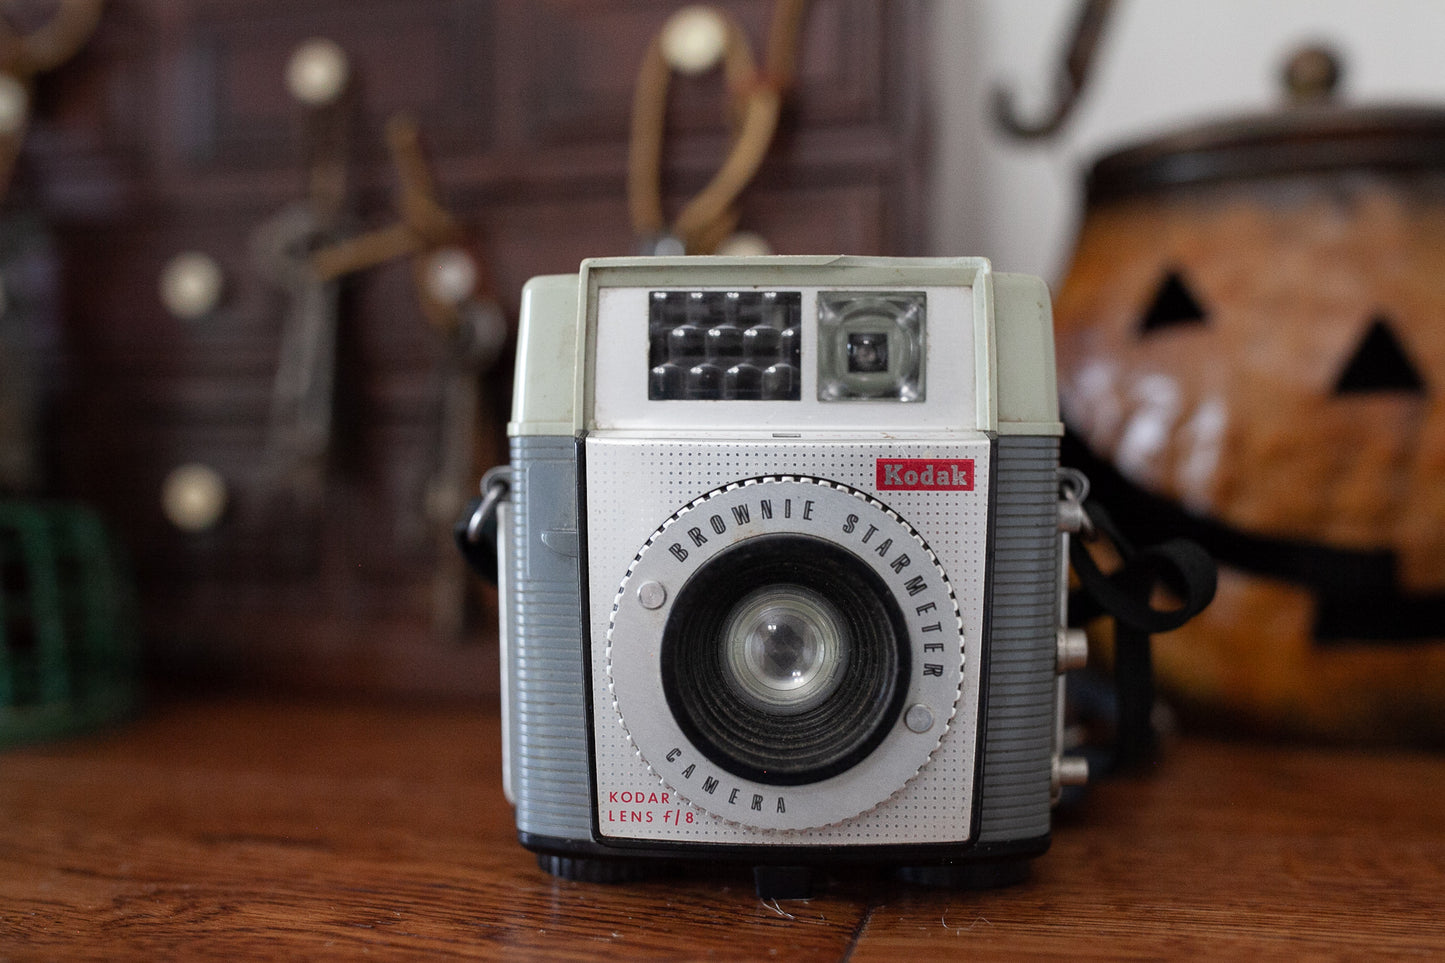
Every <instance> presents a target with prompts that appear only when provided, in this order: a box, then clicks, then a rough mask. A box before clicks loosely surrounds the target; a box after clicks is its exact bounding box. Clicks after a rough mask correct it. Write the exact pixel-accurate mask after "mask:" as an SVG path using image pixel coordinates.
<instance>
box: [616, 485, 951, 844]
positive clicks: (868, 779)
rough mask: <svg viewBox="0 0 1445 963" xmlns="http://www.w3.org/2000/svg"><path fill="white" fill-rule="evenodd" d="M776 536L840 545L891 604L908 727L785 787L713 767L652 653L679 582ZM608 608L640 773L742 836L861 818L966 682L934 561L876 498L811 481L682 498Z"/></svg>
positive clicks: (936, 728) (914, 766) (923, 755)
mask: <svg viewBox="0 0 1445 963" xmlns="http://www.w3.org/2000/svg"><path fill="white" fill-rule="evenodd" d="M779 534H793V535H802V536H805V537H807V538H810V539H818V540H821V541H824V542H827V543H831V544H836V545H838V546H840V547H846V549H847V550H848V551H849V552H850V555H851V556H852V557H853V558H856V559H858V560H859V561H861V562H864V563H866V564H867V565H868V566H869V567H870V568H871V569H872V570H873V571H874V572H875V573H876V574H877V575H878V576H879V583H880V586H881V591H882V592H885V593H889V594H891V596H892V597H893V601H894V602H895V604H896V605H897V608H898V611H900V612H901V613H902V615H903V619H904V622H905V625H906V636H907V641H906V643H905V648H906V650H907V654H908V659H907V677H906V678H905V679H904V680H902V683H903V685H904V686H905V687H906V690H905V693H904V694H903V699H902V707H903V709H904V710H905V711H906V712H908V713H911V715H910V716H908V719H909V720H910V721H911V722H912V723H913V725H911V726H910V725H908V724H903V719H902V718H901V717H900V718H895V719H892V720H888V721H887V729H886V734H884V735H883V738H882V742H881V743H880V744H879V745H877V746H876V747H875V748H873V750H872V751H871V752H869V753H868V754H867V756H866V758H864V759H862V760H861V761H860V762H858V763H857V764H856V765H853V766H851V767H850V768H848V769H847V770H846V771H845V772H842V773H840V774H838V775H835V776H832V777H831V778H826V779H822V780H821V781H816V782H809V783H805V784H795V785H780V784H777V783H776V782H774V781H772V780H768V779H767V778H766V777H764V776H760V777H754V778H748V777H746V776H740V775H737V774H734V773H730V772H728V771H727V769H726V764H725V763H720V762H718V761H716V760H714V759H712V758H710V755H712V754H710V753H708V751H707V749H706V748H703V747H701V746H698V745H697V744H696V743H697V739H696V738H691V737H690V736H689V735H688V733H687V732H686V731H685V730H684V728H683V727H681V726H680V725H679V720H678V718H677V717H676V715H677V713H676V712H675V711H674V710H673V709H672V707H671V706H670V705H669V700H668V698H667V696H666V694H665V692H664V688H665V686H664V681H663V674H662V672H661V662H662V658H661V657H660V653H659V649H658V643H659V640H661V639H663V637H664V631H665V627H666V625H667V623H668V619H669V617H670V616H671V615H672V614H673V611H672V610H673V605H674V603H675V602H677V600H678V599H679V598H680V596H681V593H680V591H679V590H680V589H681V588H682V587H683V586H684V584H685V583H687V582H688V581H689V580H690V579H692V578H693V577H694V576H697V577H702V573H701V570H702V569H703V567H704V566H705V565H707V563H708V562H709V561H711V560H713V559H716V558H717V557H718V556H719V555H721V554H722V553H727V552H732V551H734V550H736V549H738V548H739V547H744V546H746V545H747V544H749V543H752V542H755V540H757V539H760V538H763V537H764V536H768V535H779ZM702 590H703V591H714V592H724V591H726V590H727V589H726V586H722V585H716V586H707V585H705V586H703V587H702ZM613 609H614V611H613V617H612V622H611V625H610V626H609V630H608V645H607V672H608V680H609V685H610V688H611V691H612V695H613V699H614V706H615V708H616V711H617V714H618V717H619V718H620V719H621V722H622V725H623V728H624V729H626V730H627V734H628V737H629V739H630V740H631V741H632V744H633V745H634V746H636V747H637V751H638V754H639V755H640V757H641V758H642V760H643V761H644V762H645V763H646V764H647V767H648V769H649V771H650V772H652V773H653V774H654V775H655V776H656V777H657V778H658V779H660V780H661V781H662V782H663V783H664V784H665V785H666V786H668V787H669V788H670V789H671V790H672V791H673V792H674V793H676V795H677V796H678V798H679V799H680V800H683V801H685V802H686V803H689V804H691V805H692V806H695V807H696V808H698V809H701V810H704V811H706V812H709V813H711V814H712V815H714V816H716V817H718V818H720V819H723V820H725V821H728V822H733V823H737V824H739V825H743V826H751V827H755V828H758V829H810V828H814V827H819V826H826V825H829V824H832V823H839V822H842V821H844V820H846V819H851V818H852V817H854V816H857V815H858V814H859V813H862V812H865V811H866V810H869V809H872V808H873V807H874V806H876V805H878V804H879V803H880V802H882V801H883V800H884V799H887V798H888V797H889V796H892V795H893V794H894V793H895V792H896V791H898V790H899V789H900V788H901V787H902V786H904V785H905V784H906V783H907V782H908V781H909V780H910V779H912V778H913V777H914V776H915V775H917V773H918V771H919V770H920V769H922V768H923V766H924V765H925V764H926V763H927V762H928V759H929V757H930V756H931V755H932V754H933V751H934V750H935V749H937V748H938V746H939V743H940V742H941V740H942V738H943V736H944V733H945V732H946V731H947V729H948V725H949V720H950V719H952V717H953V714H954V710H955V707H956V704H957V702H958V699H959V694H960V690H961V689H962V685H963V657H964V652H963V642H962V638H963V637H962V632H961V630H962V618H961V616H960V615H959V612H958V607H957V604H956V603H955V601H954V598H953V591H952V589H951V587H950V585H949V582H948V578H947V576H946V575H945V574H944V573H943V570H942V569H941V568H940V567H939V566H938V563H937V561H936V559H935V558H934V556H933V552H932V551H931V550H930V549H929V548H928V546H927V545H926V544H925V543H924V542H923V540H922V538H921V537H920V536H919V535H918V533H917V532H915V531H914V530H913V529H912V528H911V527H910V526H909V525H908V524H907V523H906V522H904V521H903V520H902V519H901V518H899V517H898V516H897V515H896V514H894V513H893V512H892V511H890V510H889V509H888V508H887V506H885V505H884V504H883V503H881V502H879V501H878V500H877V499H874V498H870V497H869V496H867V495H865V494H863V493H862V492H859V491H856V490H854V489H850V488H847V487H845V486H842V485H838V484H836V483H833V482H828V481H823V480H820V479H815V478H806V477H804V478H797V477H778V476H774V477H769V478H761V479H749V480H747V481H744V482H741V483H737V484H734V485H729V486H727V487H726V488H723V489H719V490H717V491H713V492H709V493H708V494H706V495H703V496H702V497H700V498H698V499H697V500H695V501H693V502H691V503H690V504H689V505H687V506H686V507H684V508H683V509H682V510H681V511H679V512H678V513H677V514H676V515H674V516H672V517H671V518H669V519H668V520H667V521H666V522H665V523H664V524H663V525H662V527H661V528H659V529H658V531H657V532H656V533H654V535H653V537H652V538H650V539H648V541H647V544H646V545H644V546H643V548H642V551H641V552H639V553H638V556H637V560H636V561H635V562H634V564H633V565H632V567H631V569H630V570H629V571H628V573H627V576H626V577H625V579H624V580H623V583H622V586H621V588H620V589H619V590H618V593H617V597H616V599H615V601H614V605H613ZM875 709H876V710H877V711H878V712H883V711H885V710H887V709H889V707H888V706H876V707H875ZM895 711H896V710H895ZM713 754H715V751H714V753H713Z"/></svg>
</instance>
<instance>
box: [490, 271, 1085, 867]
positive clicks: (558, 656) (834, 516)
mask: <svg viewBox="0 0 1445 963" xmlns="http://www.w3.org/2000/svg"><path fill="white" fill-rule="evenodd" d="M1061 433H1062V426H1061V424H1060V421H1059V414H1058V405H1057V399H1056V396H1055V387H1054V361H1053V340H1052V333H1051V327H1050V310H1049V297H1048V292H1047V290H1046V288H1045V286H1044V284H1043V283H1042V282H1041V281H1039V280H1038V279H1036V278H1031V277H1025V276H1020V275H1012V274H1000V273H995V272H994V271H993V270H992V269H991V268H990V266H989V263H988V261H986V260H983V259H979V258H949V259H932V258H930V259H887V258H863V257H747V258H714V257H687V258H683V257H678V258H605V259H597V260H590V261H586V262H584V263H583V264H582V266H581V270H580V273H578V274H576V275H567V276H552V277H540V278H535V279H533V280H532V281H531V282H530V283H528V285H527V286H526V289H525V292H524V294H523V299H522V310H521V333H520V340H519V346H518V358H517V379H516V394H515V397H514V400H513V411H512V420H511V423H510V425H509V434H510V436H511V462H512V463H511V466H510V469H508V470H507V471H509V472H510V494H509V496H508V497H507V498H506V499H504V500H503V501H502V504H501V505H500V506H499V510H498V513H497V525H498V535H499V537H498V545H499V569H500V576H499V588H500V594H501V605H502V617H501V621H502V674H503V679H502V682H503V715H504V721H503V729H504V740H505V767H506V773H505V776H506V787H507V792H508V795H509V798H510V799H511V801H512V802H513V804H514V805H515V808H516V819H517V828H518V831H519V834H520V838H521V841H522V843H523V844H524V845H525V846H527V847H528V848H529V849H532V850H534V851H535V852H536V853H537V854H538V855H539V862H540V863H541V865H542V866H543V868H545V869H547V870H549V871H551V872H553V873H555V874H558V875H562V876H566V877H570V878H574V879H589V880H606V879H626V878H633V877H634V876H635V875H636V874H637V873H638V872H639V871H641V870H646V869H647V868H649V867H650V866H651V867H655V866H657V865H658V861H659V860H661V859H666V858H675V859H685V860H693V861H699V860H701V861H709V862H712V861H719V860H726V861H736V862H741V863H744V864H749V865H751V866H753V867H754V868H755V870H756V874H757V881H758V886H759V892H760V893H761V894H763V895H775V896H789V895H800V894H801V893H802V892H803V891H804V890H806V888H807V886H808V882H809V874H810V873H812V872H814V871H816V870H817V869H818V868H820V867H826V866H829V865H835V864H837V863H839V862H863V863H873V864H876V865H881V866H889V867H897V868H899V869H901V870H903V871H904V873H905V875H908V876H911V877H912V878H914V879H917V880H920V881H924V882H930V881H931V882H938V883H956V884H959V885H979V884H988V883H993V882H1005V881H1009V880H1010V879H1013V878H1016V877H1019V876H1020V875H1022V870H1025V869H1026V866H1027V861H1028V859H1029V858H1031V857H1033V856H1035V855H1037V854H1039V853H1041V852H1042V851H1043V850H1044V849H1045V848H1046V847H1047V845H1048V839H1049V826H1050V806H1051V801H1052V799H1054V798H1055V797H1056V795H1057V791H1058V786H1059V785H1060V783H1061V782H1069V781H1071V780H1073V779H1075V778H1078V777H1079V776H1080V773H1078V772H1077V771H1076V769H1075V764H1074V763H1073V762H1072V760H1061V758H1060V745H1059V742H1060V731H1061V727H1060V725H1059V720H1060V718H1061V711H1062V707H1061V705H1060V703H1061V698H1062V697H1061V692H1062V687H1061V682H1060V678H1061V677H1060V673H1061V671H1062V669H1063V668H1064V666H1063V662H1064V661H1065V660H1064V658H1063V657H1062V656H1061V653H1062V652H1064V651H1066V650H1068V649H1069V648H1070V646H1069V645H1068V644H1067V643H1066V642H1065V641H1063V640H1065V633H1063V630H1062V628H1061V625H1062V621H1061V620H1062V615H1063V611H1062V609H1063V601H1062V588H1063V585H1064V567H1063V566H1064V557H1065V553H1064V552H1063V548H1064V546H1063V539H1064V538H1065V537H1066V536H1065V535H1063V534H1061V526H1060V495H1059V491H1060V489H1059V478H1058V439H1059V436H1060V435H1061Z"/></svg>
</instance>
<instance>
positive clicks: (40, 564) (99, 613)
mask: <svg viewBox="0 0 1445 963" xmlns="http://www.w3.org/2000/svg"><path fill="white" fill-rule="evenodd" d="M135 624H136V620H135V606H134V593H133V591H132V589H131V583H130V579H129V577H128V573H126V572H125V571H124V569H123V567H122V565H121V563H120V561H119V555H118V552H117V551H116V548H115V545H114V544H113V542H112V540H111V538H110V536H109V535H108V534H107V532H106V529H105V526H104V525H103V524H102V523H101V521H100V519H99V518H98V517H97V516H96V515H95V513H94V512H91V511H89V510H88V509H85V508H80V507H77V506H73V505H58V504H53V503H39V502H32V501H22V500H4V499H0V746H8V745H15V744H18V743H22V742H34V741H37V740H43V739H50V738H54V737H56V736H61V735H65V734H68V733H73V732H78V731H82V730H85V729H90V728H93V727H95V726H98V725H100V724H102V723H106V722H110V721H113V720H115V719H118V718H121V717H123V716H125V715H127V714H129V713H130V712H131V711H132V710H133V709H134V708H135V705H136V699H137V696H136V691H137V682H136V674H137V672H136V670H137V647H136V631H135Z"/></svg>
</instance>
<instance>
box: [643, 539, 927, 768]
mask: <svg viewBox="0 0 1445 963" xmlns="http://www.w3.org/2000/svg"><path fill="white" fill-rule="evenodd" d="M907 640H908V631H907V627H906V623H905V622H904V619H903V614H902V612H901V610H900V609H899V607H898V604H897V602H895V601H894V599H893V595H892V593H891V592H890V591H889V589H888V586H887V585H886V584H885V583H884V581H883V579H882V578H881V577H880V576H879V575H878V574H877V573H876V572H875V571H874V570H873V569H872V568H871V567H870V566H869V565H868V563H867V562H865V561H864V560H863V559H861V558H859V557H858V556H856V555H854V554H853V553H852V552H850V551H848V550H846V549H844V548H842V547H841V546H838V545H836V544H834V543H832V542H829V541H825V540H823V539H820V538H814V537H811V536H807V535H794V534H775V535H761V536H757V537H754V538H749V539H745V540H744V541H741V542H739V543H737V544H736V545H734V546H733V547H731V548H729V549H726V550H724V551H722V552H720V553H719V554H717V555H716V556H714V557H713V558H711V559H710V560H708V561H707V562H706V563H704V564H703V565H702V566H701V567H700V568H699V569H698V570H697V571H696V572H694V573H693V575H692V577H691V578H689V579H688V580H687V582H685V583H684V584H683V586H682V588H681V589H679V591H678V594H677V597H676V600H675V601H674V603H673V606H672V611H671V612H670V613H669V615H668V618H667V623H666V625H665V627H664V629H663V638H662V651H661V670H662V687H663V693H664V695H665V697H666V699H667V706H668V710H669V711H670V712H671V713H672V716H673V718H674V719H675V720H676V721H677V724H678V725H679V726H680V727H681V728H682V730H683V732H684V733H685V734H686V735H687V737H688V738H689V739H690V740H691V741H692V743H693V744H694V745H695V746H697V747H698V748H699V749H700V750H702V752H703V753H704V754H705V755H706V756H707V757H708V758H709V759H711V760H712V761H713V762H714V763H715V764H717V765H718V766H720V767H721V768H723V769H725V770H727V771H728V772H731V773H733V774H734V775H738V776H741V777H743V778H746V779H752V780H755V781H758V782H763V783H770V784H773V785H803V784H805V783H810V782H817V781H820V780H823V779H827V778H829V777H831V776H834V775H837V774H839V773H842V772H846V771H847V770H848V769H850V768H852V767H853V766H855V765H857V764H858V763H859V762H861V761H862V760H863V759H864V758H866V757H867V756H868V754H869V753H871V752H872V751H873V750H874V749H875V748H877V747H878V745H879V743H881V742H882V741H883V739H884V737H885V736H887V734H888V732H889V731H890V729H891V727H892V725H893V724H894V723H895V722H896V721H897V720H898V718H899V716H900V714H901V712H902V706H903V701H904V697H905V695H906V694H907V684H906V681H905V680H906V679H907V678H908V673H909V654H908V647H907Z"/></svg>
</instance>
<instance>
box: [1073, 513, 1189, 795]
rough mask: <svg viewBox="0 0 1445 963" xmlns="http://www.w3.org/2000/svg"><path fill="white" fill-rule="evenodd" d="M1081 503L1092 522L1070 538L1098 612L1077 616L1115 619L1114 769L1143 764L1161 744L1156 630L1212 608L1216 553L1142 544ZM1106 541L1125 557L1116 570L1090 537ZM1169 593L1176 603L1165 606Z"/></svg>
mask: <svg viewBox="0 0 1445 963" xmlns="http://www.w3.org/2000/svg"><path fill="white" fill-rule="evenodd" d="M1080 502H1081V505H1082V508H1083V511H1084V513H1085V515H1086V516H1087V522H1086V524H1085V525H1084V526H1083V528H1082V531H1081V535H1082V537H1080V538H1075V539H1073V540H1071V542H1070V545H1069V560H1070V561H1071V562H1072V563H1073V567H1074V573H1075V575H1076V576H1077V577H1078V579H1079V582H1080V584H1081V585H1082V587H1083V592H1084V595H1085V597H1086V598H1087V599H1088V600H1089V602H1091V603H1092V609H1093V610H1092V611H1089V612H1083V613H1077V614H1081V615H1083V616H1084V617H1085V618H1087V617H1089V616H1092V615H1106V616H1109V617H1110V618H1112V619H1113V621H1114V685H1115V690H1116V692H1115V695H1116V698H1117V700H1118V713H1117V722H1116V727H1117V728H1116V735H1115V746H1114V753H1113V759H1112V760H1110V763H1111V765H1110V768H1112V769H1114V770H1127V769H1137V768H1139V767H1141V766H1143V765H1145V764H1147V763H1149V762H1150V761H1151V760H1152V759H1153V757H1154V751H1155V743H1156V734H1155V730H1154V724H1153V720H1152V717H1151V716H1152V711H1153V706H1154V666H1153V658H1152V654H1151V651H1150V636H1152V635H1154V634H1155V633H1158V632H1167V631H1170V630H1171V629H1177V628H1179V627H1180V626H1182V625H1184V624H1185V623H1186V622H1188V621H1189V620H1190V619H1192V618H1194V616H1196V615H1198V614H1199V613H1200V612H1202V611H1204V608H1205V607H1206V606H1207V605H1209V603H1210V601H1211V600H1212V599H1213V598H1214V591H1215V587H1216V585H1217V571H1216V567H1215V563H1214V559H1213V558H1212V557H1210V555H1209V553H1208V552H1206V551H1205V550H1204V549H1203V548H1201V547H1200V546H1199V545H1198V544H1197V543H1195V542H1192V541H1190V540H1188V539H1183V538H1171V539H1168V540H1166V541H1164V542H1161V543H1159V544H1157V545H1147V546H1144V547H1142V548H1140V547H1136V546H1135V545H1134V543H1133V542H1132V541H1131V540H1130V539H1129V538H1128V537H1127V536H1125V535H1124V533H1123V532H1122V531H1121V530H1120V528H1119V526H1118V525H1117V524H1115V522H1114V519H1113V517H1112V516H1111V515H1110V514H1109V512H1108V511H1107V510H1105V508H1104V507H1103V506H1102V505H1100V504H1098V502H1097V501H1090V500H1087V499H1086V498H1081V499H1080ZM1105 540H1106V541H1107V542H1108V543H1109V545H1110V546H1111V547H1112V550H1113V552H1114V554H1116V555H1117V556H1118V559H1119V561H1118V564H1117V565H1115V566H1113V567H1112V569H1111V570H1110V571H1108V572H1106V571H1104V569H1103V568H1102V567H1101V566H1100V565H1099V563H1098V562H1097V561H1096V560H1095V557H1094V554H1093V553H1092V552H1091V551H1090V548H1089V543H1097V542H1100V541H1105ZM1161 590H1162V591H1161ZM1161 595H1163V596H1165V597H1166V598H1168V599H1169V602H1170V604H1166V605H1160V604H1157V603H1158V601H1159V598H1160V596H1161ZM1076 608H1078V607H1077V606H1076Z"/></svg>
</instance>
